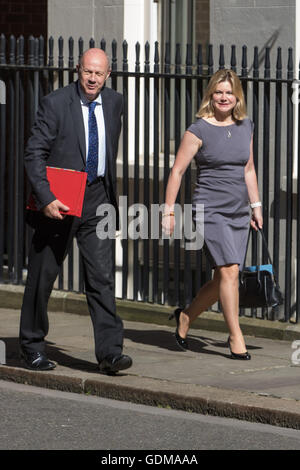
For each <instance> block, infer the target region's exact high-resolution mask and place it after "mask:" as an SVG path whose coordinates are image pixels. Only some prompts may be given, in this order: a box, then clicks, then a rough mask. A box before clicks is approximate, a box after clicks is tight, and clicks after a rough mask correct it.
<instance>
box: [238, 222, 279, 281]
mask: <svg viewBox="0 0 300 470" xmlns="http://www.w3.org/2000/svg"><path fill="white" fill-rule="evenodd" d="M258 231H259V233H260V234H261V237H262V240H263V244H264V247H265V249H266V251H267V254H268V259H269V261H270V263H271V265H272V268H273V277H274V281H275V284H276V285H277V286H279V285H278V280H277V275H276V273H275V270H274V266H273V261H272V258H271V255H270V252H269V248H268V244H267V240H266V238H265V235H264V232H263V231H262V229H261V228H259V227H258ZM250 233H251V227H250V228H249V233H248V239H247V247H246V254H245V258H244V263H243V269H242V272H243V271H244V268H245V264H246V258H247V251H248V245H249V239H250Z"/></svg>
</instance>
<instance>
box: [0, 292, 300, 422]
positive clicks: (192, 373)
mask: <svg viewBox="0 0 300 470" xmlns="http://www.w3.org/2000/svg"><path fill="white" fill-rule="evenodd" d="M22 295H23V287H22V286H12V285H2V286H0V339H1V340H2V341H3V342H4V344H5V349H6V351H5V352H6V354H5V357H6V361H5V362H6V363H5V364H2V365H0V380H8V381H14V382H18V383H23V384H28V385H35V386H39V387H46V388H51V389H57V390H63V391H70V392H76V393H85V394H91V395H98V396H101V397H106V398H110V399H117V400H122V401H129V402H134V403H139V404H146V405H150V406H156V407H166V408H173V409H180V410H185V411H190V412H194V413H201V414H210V415H215V416H223V417H231V418H237V419H242V420H248V421H253V422H260V423H267V424H272V425H277V426H283V427H290V428H294V429H300V325H295V324H294V325H293V324H290V323H283V322H280V321H275V322H273V321H270V320H262V319H255V318H245V317H241V320H240V321H241V327H242V330H243V332H244V335H245V339H246V344H247V348H248V351H249V352H250V354H251V356H252V359H251V361H236V360H232V359H231V358H230V354H229V350H228V348H227V344H226V342H227V336H228V333H227V330H226V327H225V324H224V321H223V317H222V315H221V314H219V313H213V312H205V313H204V314H203V315H201V317H200V318H199V320H197V321H196V322H195V327H194V328H191V329H190V334H189V337H188V341H189V345H190V350H189V351H181V350H179V349H178V347H177V345H176V343H175V339H174V330H175V321H174V320H173V321H168V315H169V313H170V312H171V311H172V310H173V309H172V308H171V307H163V306H157V305H151V304H143V303H140V302H130V301H118V302H117V308H118V313H119V315H120V316H121V317H122V318H123V321H124V328H125V339H124V353H125V354H129V355H130V356H131V357H132V359H133V366H132V367H131V368H130V369H128V370H126V371H123V372H120V373H119V374H118V375H116V376H107V375H102V374H100V373H99V372H98V369H97V364H96V360H95V355H94V339H93V330H92V324H91V320H90V317H89V315H88V312H87V307H86V302H85V298H84V296H82V295H80V294H70V293H62V292H59V291H53V294H52V296H51V299H50V303H49V310H50V311H49V323H50V329H49V334H48V336H47V354H48V356H49V358H50V359H52V360H54V361H55V362H56V363H57V367H56V368H55V369H54V370H52V371H47V372H37V371H30V370H27V369H25V368H24V367H23V365H22V363H21V361H20V359H19V355H18V331H19V318H20V305H21V299H22ZM1 346H2V349H3V346H4V345H3V343H0V352H1ZM2 352H3V351H2ZM2 356H3V355H2ZM0 357H1V354H0Z"/></svg>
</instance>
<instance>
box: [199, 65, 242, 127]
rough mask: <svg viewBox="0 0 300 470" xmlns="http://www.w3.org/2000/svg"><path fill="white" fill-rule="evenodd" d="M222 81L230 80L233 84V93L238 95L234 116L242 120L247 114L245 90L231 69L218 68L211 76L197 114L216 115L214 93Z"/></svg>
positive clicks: (233, 111)
mask: <svg viewBox="0 0 300 470" xmlns="http://www.w3.org/2000/svg"><path fill="white" fill-rule="evenodd" d="M221 82H229V83H230V84H231V87H232V93H233V94H234V96H235V97H236V105H235V107H234V108H233V110H232V116H233V118H234V119H235V120H236V121H242V120H243V119H244V118H245V117H246V116H247V110H246V102H245V97H244V92H243V88H242V84H241V81H240V79H239V77H238V76H237V74H236V73H235V72H234V71H233V70H231V69H221V70H218V71H217V72H216V73H214V75H213V76H212V77H211V79H210V81H209V83H208V86H207V88H206V90H205V93H204V96H203V99H202V103H201V106H200V108H199V110H198V112H197V114H196V116H197V117H198V118H201V117H213V116H214V114H215V112H214V107H213V104H212V95H213V94H214V92H215V90H216V88H217V85H218V84H219V83H221Z"/></svg>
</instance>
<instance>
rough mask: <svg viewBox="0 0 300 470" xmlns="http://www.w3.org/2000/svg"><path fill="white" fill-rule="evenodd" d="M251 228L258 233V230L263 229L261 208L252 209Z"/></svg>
mask: <svg viewBox="0 0 300 470" xmlns="http://www.w3.org/2000/svg"><path fill="white" fill-rule="evenodd" d="M250 224H251V227H252V228H254V230H256V231H258V228H260V229H262V227H263V218H262V212H261V207H254V208H253V209H252V218H251V222H250Z"/></svg>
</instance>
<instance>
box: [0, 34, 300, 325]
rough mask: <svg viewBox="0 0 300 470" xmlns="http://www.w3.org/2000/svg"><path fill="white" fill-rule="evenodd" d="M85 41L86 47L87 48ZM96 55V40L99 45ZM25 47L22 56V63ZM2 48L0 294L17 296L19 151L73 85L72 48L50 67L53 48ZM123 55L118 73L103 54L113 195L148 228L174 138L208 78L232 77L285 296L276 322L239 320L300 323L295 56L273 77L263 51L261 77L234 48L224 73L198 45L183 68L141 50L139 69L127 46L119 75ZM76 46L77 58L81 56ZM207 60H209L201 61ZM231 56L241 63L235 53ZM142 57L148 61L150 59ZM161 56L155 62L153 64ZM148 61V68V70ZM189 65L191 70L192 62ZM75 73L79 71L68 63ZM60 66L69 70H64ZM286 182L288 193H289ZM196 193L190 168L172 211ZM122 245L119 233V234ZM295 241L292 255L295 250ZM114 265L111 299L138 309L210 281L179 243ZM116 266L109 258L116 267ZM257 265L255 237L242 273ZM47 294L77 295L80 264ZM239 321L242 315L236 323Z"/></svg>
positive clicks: (186, 297) (21, 234) (135, 245)
mask: <svg viewBox="0 0 300 470" xmlns="http://www.w3.org/2000/svg"><path fill="white" fill-rule="evenodd" d="M94 46H95V42H94V40H91V41H90V43H89V47H94ZM99 46H100V47H101V48H102V49H104V50H105V49H106V43H105V41H104V40H102V41H101V43H100V45H99ZM25 47H26V51H25ZM45 49H46V44H45V41H44V39H43V38H42V37H41V38H38V39H37V38H32V37H31V38H29V40H28V43H27V44H25V43H24V39H23V38H22V37H20V38H18V40H16V38H14V37H13V36H11V37H10V38H8V39H7V38H5V37H4V36H3V35H1V36H0V80H1V81H0V87H1V88H0V97H1V100H0V103H1V114H0V138H1V141H0V282H2V283H3V282H10V283H15V284H20V283H22V282H23V279H24V272H25V273H26V263H27V256H28V246H29V241H30V237H31V233H30V230H29V229H28V228H27V227H26V224H25V221H24V213H25V206H26V200H27V197H28V192H29V188H28V186H27V182H26V178H25V175H24V169H23V154H24V145H25V142H26V140H27V137H28V135H29V132H30V128H31V126H32V124H33V121H34V116H35V112H36V109H37V106H38V103H39V100H40V98H41V97H42V96H43V95H45V94H47V93H49V92H51V91H52V90H54V89H55V88H57V87H62V86H64V85H66V84H68V83H70V82H72V81H73V80H74V79H76V69H75V60H74V40H73V38H70V39H69V42H68V57H67V59H65V57H64V41H63V39H62V38H60V39H59V40H58V58H57V61H56V63H55V60H54V56H53V50H54V41H53V38H50V39H49V41H48V44H47V50H48V56H47V59H46V57H45V55H44V51H45ZM127 49H128V45H127V43H126V41H124V42H123V44H122V60H121V65H120V62H118V58H117V43H116V42H115V41H113V43H112V46H111V67H112V73H111V78H110V84H109V85H110V86H111V87H112V88H114V89H117V90H118V91H120V92H121V93H123V96H124V116H123V131H122V137H121V151H120V156H119V158H118V165H117V166H118V185H119V193H120V194H121V195H122V196H126V197H127V203H128V205H133V204H138V203H139V204H142V205H143V207H145V208H146V209H147V210H148V219H147V223H148V225H149V232H150V227H151V205H152V204H157V205H159V204H162V203H163V201H164V191H165V187H166V183H167V179H168V175H169V171H170V167H171V166H172V161H173V159H174V155H175V154H176V151H177V149H178V147H179V144H180V140H181V137H182V135H183V132H184V129H186V128H187V127H188V126H189V125H190V124H191V122H193V121H194V120H195V113H196V110H197V108H198V107H199V105H200V102H201V99H202V96H203V90H204V89H205V86H206V84H207V82H208V79H209V77H210V76H211V75H212V73H213V72H214V71H215V70H216V69H217V68H224V67H225V63H227V64H228V65H227V67H230V68H232V69H233V70H235V71H236V72H237V73H238V74H239V76H240V78H241V80H242V84H243V88H244V92H245V96H246V99H247V106H248V112H249V116H250V117H251V118H252V119H253V121H254V124H255V132H254V159H255V165H256V169H257V174H258V179H259V186H260V191H261V195H262V201H263V216H264V232H265V235H266V239H267V240H268V245H269V248H270V251H271V253H272V256H273V262H274V267H275V270H276V272H277V273H278V277H279V280H280V285H281V288H282V290H283V291H284V295H285V303H284V306H283V307H282V308H281V309H280V312H276V311H259V312H258V311H255V310H252V311H251V312H246V315H252V316H259V317H262V318H270V319H273V318H277V317H278V314H280V315H281V316H282V315H283V319H284V320H285V321H292V322H298V321H299V316H298V312H299V307H300V295H299V294H300V225H299V218H300V203H299V194H300V186H299V182H298V181H299V180H298V179H297V160H299V161H300V153H299V157H298V159H297V158H296V157H295V155H294V152H295V150H294V147H293V137H294V134H293V125H294V124H293V123H294V114H293V110H294V108H293V102H292V93H293V83H294V81H293V74H294V70H293V60H292V56H293V51H292V49H291V48H289V49H288V51H286V52H285V54H286V57H285V58H286V59H287V60H286V67H285V71H283V67H282V50H281V48H278V50H277V61H276V65H275V67H274V70H273V69H272V70H271V64H270V49H269V48H266V49H265V51H264V64H263V66H261V65H259V51H258V48H257V47H255V48H254V49H253V58H252V60H251V64H250V67H249V58H248V55H249V51H248V48H247V47H246V46H243V48H242V51H241V63H240V64H238V63H237V59H236V57H237V48H236V47H235V46H232V49H231V57H230V60H229V61H227V62H226V61H225V57H224V47H223V46H222V45H221V46H220V49H219V50H220V54H219V63H218V64H217V67H215V64H214V63H213V46H212V45H209V46H208V47H207V49H205V51H204V50H203V48H202V46H201V45H199V46H198V48H197V51H196V54H193V51H192V47H191V45H187V48H186V51H185V55H186V56H185V64H183V60H182V50H181V47H180V45H177V47H176V53H175V57H174V60H173V58H171V57H170V46H169V44H165V45H164V46H163V47H161V48H160V46H159V44H158V43H155V45H154V50H150V45H149V44H148V43H146V45H145V48H144V50H143V52H144V63H143V65H141V63H140V54H141V47H140V44H136V50H135V53H136V55H135V64H134V66H133V68H134V70H129V65H128V59H127V52H128V51H127ZM83 50H84V44H83V41H82V39H79V41H78V56H80V55H81V54H82V53H83ZM204 52H206V54H205V55H206V57H207V60H206V61H204V60H203V56H204ZM238 52H240V51H238ZM150 53H151V54H150ZM159 53H160V54H162V55H163V61H160V55H159ZM150 55H153V57H154V61H153V64H151V61H150ZM193 55H195V56H196V57H195V59H193ZM76 62H77V60H76ZM66 63H67V66H66V65H65V64H66ZM294 180H295V181H296V184H293V182H294ZM194 181H195V171H194V167H193V165H191V166H190V167H189V168H188V169H187V171H186V174H185V177H184V182H183V185H182V187H181V190H180V193H179V195H178V202H179V203H181V204H184V203H185V204H188V203H190V202H191V194H192V189H193V184H194ZM126 234H128V231H127V232H126ZM294 241H295V243H294ZM116 250H117V253H119V254H120V253H121V261H120V262H118V261H117V262H116V270H117V272H119V274H120V277H119V278H118V281H117V295H118V296H119V297H121V298H124V299H125V298H130V299H133V300H136V301H144V302H154V303H167V304H172V305H173V304H186V303H189V302H190V300H191V299H192V297H193V296H194V295H195V293H196V291H197V289H198V288H199V287H200V286H201V285H203V284H204V282H206V281H207V280H209V279H210V278H211V268H210V266H209V262H208V260H207V259H206V257H205V255H204V254H203V252H202V251H201V250H196V251H189V250H185V249H184V240H179V239H178V240H174V241H173V242H172V243H171V242H170V241H169V240H162V239H157V238H155V237H154V238H152V237H150V236H148V237H146V238H145V237H144V238H142V237H140V238H136V239H130V238H128V237H126V236H125V237H124V232H123V238H122V240H121V241H119V242H118V241H117V243H116ZM117 258H118V256H117ZM258 260H260V261H262V262H266V261H267V254H266V252H265V251H264V250H263V248H262V247H260V246H259V245H258V239H257V237H256V236H255V235H254V236H253V237H252V243H251V255H250V257H249V262H251V263H252V264H255V263H256V262H257V261H258ZM57 287H58V288H60V289H68V290H75V291H78V292H83V290H84V285H83V277H82V270H81V262H80V257H77V255H76V247H74V248H73V249H72V250H71V253H70V255H69V256H68V260H67V265H66V266H64V267H63V268H62V270H61V273H60V276H59V279H58V284H57ZM243 313H244V312H243Z"/></svg>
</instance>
